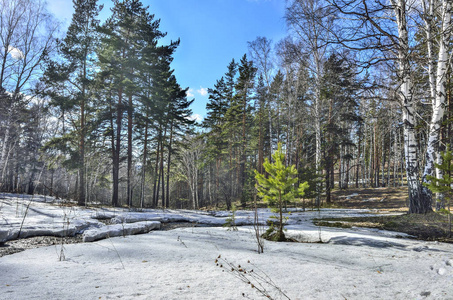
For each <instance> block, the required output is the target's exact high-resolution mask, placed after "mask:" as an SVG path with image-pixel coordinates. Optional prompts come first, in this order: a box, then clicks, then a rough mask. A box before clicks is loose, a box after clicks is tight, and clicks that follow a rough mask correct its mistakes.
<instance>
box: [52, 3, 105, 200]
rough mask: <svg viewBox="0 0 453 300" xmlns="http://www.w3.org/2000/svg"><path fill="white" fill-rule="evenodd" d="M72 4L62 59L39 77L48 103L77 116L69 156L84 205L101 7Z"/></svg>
mask: <svg viewBox="0 0 453 300" xmlns="http://www.w3.org/2000/svg"><path fill="white" fill-rule="evenodd" d="M73 4H74V14H73V16H72V21H71V24H70V25H69V28H68V31H67V33H66V37H65V38H64V39H63V40H62V41H61V43H60V44H59V54H60V55H61V57H62V61H61V62H58V61H48V62H47V68H46V72H45V74H44V76H43V79H44V81H45V82H46V85H47V87H48V89H47V90H46V92H45V93H46V94H47V95H49V96H50V97H51V98H52V103H51V104H52V105H53V106H56V107H58V108H59V109H60V110H61V111H62V113H63V114H64V113H73V112H74V113H76V114H77V115H78V120H77V121H76V125H75V126H74V128H72V129H71V131H72V133H71V136H73V137H74V139H76V140H77V141H71V143H72V144H77V146H76V148H77V150H75V149H74V150H73V155H74V156H72V157H71V158H70V159H71V160H75V161H77V164H76V167H77V169H78V172H79V181H78V191H77V202H78V204H79V205H85V204H86V195H85V194H86V174H85V171H86V170H85V169H86V167H85V157H86V138H87V134H88V133H89V132H88V131H89V130H88V128H87V113H88V112H90V111H91V103H90V100H91V99H92V86H93V83H92V82H93V76H94V74H93V71H94V69H93V64H94V49H95V47H96V38H97V32H96V30H97V27H98V25H99V20H98V19H97V16H98V14H99V12H100V10H101V9H102V6H100V7H99V6H98V5H97V0H73ZM63 91H66V93H64V92H63ZM64 134H65V132H63V135H64ZM63 139H64V137H63ZM67 141H68V142H69V140H67ZM61 142H64V141H63V140H61ZM54 144H56V143H54Z"/></svg>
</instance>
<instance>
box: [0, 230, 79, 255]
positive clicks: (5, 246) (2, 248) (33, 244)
mask: <svg viewBox="0 0 453 300" xmlns="http://www.w3.org/2000/svg"><path fill="white" fill-rule="evenodd" d="M62 243H63V244H76V243H82V235H77V236H75V237H65V238H61V237H54V236H35V237H31V238H25V239H19V240H12V241H7V242H5V243H2V244H0V257H2V256H5V255H9V254H14V253H17V252H22V251H25V250H27V249H33V248H39V247H45V246H52V245H61V244H62Z"/></svg>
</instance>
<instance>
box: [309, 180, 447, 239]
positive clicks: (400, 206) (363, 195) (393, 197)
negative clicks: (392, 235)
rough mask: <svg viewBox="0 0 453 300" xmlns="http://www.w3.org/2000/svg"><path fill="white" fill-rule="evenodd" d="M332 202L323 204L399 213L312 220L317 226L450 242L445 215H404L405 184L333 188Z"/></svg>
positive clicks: (405, 203) (406, 202) (406, 203)
mask: <svg viewBox="0 0 453 300" xmlns="http://www.w3.org/2000/svg"><path fill="white" fill-rule="evenodd" d="M332 198H333V203H332V204H330V205H327V206H334V207H339V208H360V209H373V210H377V211H378V212H381V213H387V212H394V213H400V214H399V215H393V216H389V215H386V216H384V215H383V216H380V217H360V218H332V219H322V220H317V221H315V223H316V224H318V225H321V226H332V227H340V228H349V227H352V226H356V227H372V228H380V229H385V230H391V231H398V232H404V233H407V234H410V235H412V236H414V237H415V238H418V239H422V240H431V241H432V240H436V241H442V242H449V243H453V237H452V236H453V233H451V230H450V223H449V219H448V216H447V215H445V214H440V213H437V212H432V213H429V214H421V215H418V214H407V212H408V195H407V188H406V187H397V188H395V187H389V188H358V189H348V190H335V191H333V193H332Z"/></svg>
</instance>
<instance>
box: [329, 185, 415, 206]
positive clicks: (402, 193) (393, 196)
mask: <svg viewBox="0 0 453 300" xmlns="http://www.w3.org/2000/svg"><path fill="white" fill-rule="evenodd" d="M408 200H409V198H408V195H407V187H386V188H354V189H348V190H334V191H333V192H332V202H333V204H334V205H335V206H339V207H342V208H362V209H379V210H385V211H401V212H407V211H408Z"/></svg>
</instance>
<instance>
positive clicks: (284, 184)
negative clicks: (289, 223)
mask: <svg viewBox="0 0 453 300" xmlns="http://www.w3.org/2000/svg"><path fill="white" fill-rule="evenodd" d="M272 158H273V160H274V162H273V163H271V162H269V160H268V159H267V158H266V161H265V162H264V164H263V166H264V169H265V171H266V173H267V176H266V175H265V174H260V173H259V172H258V171H256V170H255V179H256V181H257V183H256V189H257V191H258V196H260V197H262V198H263V200H264V202H266V203H267V204H268V205H269V207H271V208H272V209H273V211H274V212H277V213H278V221H279V224H278V225H279V227H278V231H277V233H276V236H275V237H272V239H273V240H277V241H284V240H286V238H285V234H284V233H283V225H284V224H283V221H284V220H283V209H284V205H285V203H291V202H292V201H294V199H295V198H296V197H301V196H303V195H304V191H305V189H307V188H308V183H307V182H304V183H303V184H300V185H299V187H298V188H296V183H297V181H298V178H297V170H296V167H295V166H294V165H291V166H288V167H285V163H284V161H285V154H284V153H283V151H282V145H281V144H279V145H278V150H277V151H276V152H275V153H274V154H273V155H272Z"/></svg>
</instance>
